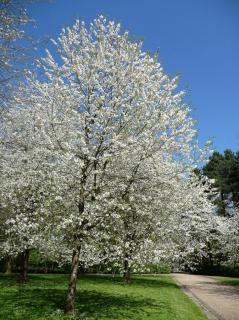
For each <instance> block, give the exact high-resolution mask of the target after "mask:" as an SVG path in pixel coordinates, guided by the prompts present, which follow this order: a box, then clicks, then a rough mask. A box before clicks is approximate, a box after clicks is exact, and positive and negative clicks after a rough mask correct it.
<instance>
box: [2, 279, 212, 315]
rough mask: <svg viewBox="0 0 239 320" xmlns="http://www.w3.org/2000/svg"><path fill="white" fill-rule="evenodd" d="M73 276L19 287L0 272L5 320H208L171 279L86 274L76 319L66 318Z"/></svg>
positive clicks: (80, 285) (78, 296)
mask: <svg viewBox="0 0 239 320" xmlns="http://www.w3.org/2000/svg"><path fill="white" fill-rule="evenodd" d="M67 280H68V275H60V274H56V275H53V274H46V275H45V274H44V275H43V274H35V275H30V281H29V283H27V284H25V285H19V284H17V283H16V276H14V275H10V276H9V275H2V274H0V306H1V308H0V319H4V320H25V319H28V320H46V319H49V320H60V319H78V320H131V319H132V320H147V319H149V320H206V319H207V317H206V315H205V314H204V313H203V311H202V310H201V309H200V308H199V307H198V306H197V305H196V304H194V302H193V301H192V300H191V299H190V298H189V297H188V296H187V295H186V294H185V293H184V292H183V291H182V290H181V289H180V288H179V287H178V285H177V284H176V283H175V281H174V280H173V278H172V277H171V276H170V275H157V276H134V277H133V279H132V283H130V284H129V285H124V284H123V283H122V280H121V278H120V277H118V276H116V277H114V278H113V277H112V276H106V275H104V276H102V275H101V276H97V275H95V276H92V275H91V276H81V277H80V280H79V281H78V283H77V290H78V294H77V301H76V315H75V317H72V318H69V317H68V318H67V317H64V315H63V314H62V311H61V310H62V308H63V303H64V301H65V297H66V291H67V290H66V289H67Z"/></svg>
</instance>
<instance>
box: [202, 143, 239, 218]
mask: <svg viewBox="0 0 239 320" xmlns="http://www.w3.org/2000/svg"><path fill="white" fill-rule="evenodd" d="M202 172H203V174H204V175H206V176H207V177H209V178H210V179H214V186H215V187H216V188H217V189H218V191H219V193H220V197H219V198H218V199H217V200H216V202H217V206H218V213H219V214H220V215H223V216H225V215H228V214H229V215H230V214H232V211H231V210H232V209H233V207H236V206H238V204H239V153H238V152H237V153H235V152H233V151H231V150H229V149H228V150H225V151H224V153H223V154H221V153H219V152H216V151H215V152H214V153H213V155H212V156H211V157H210V158H209V161H208V163H207V164H206V165H205V166H204V167H203V169H202Z"/></svg>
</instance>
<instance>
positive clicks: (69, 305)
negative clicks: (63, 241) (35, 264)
mask: <svg viewBox="0 0 239 320" xmlns="http://www.w3.org/2000/svg"><path fill="white" fill-rule="evenodd" d="M79 258H80V246H77V247H76V248H75V249H74V250H73V254H72V263H71V274H70V280H69V286H68V293H67V298H66V307H65V313H67V314H71V313H73V312H74V307H75V298H76V282H77V275H78V266H79Z"/></svg>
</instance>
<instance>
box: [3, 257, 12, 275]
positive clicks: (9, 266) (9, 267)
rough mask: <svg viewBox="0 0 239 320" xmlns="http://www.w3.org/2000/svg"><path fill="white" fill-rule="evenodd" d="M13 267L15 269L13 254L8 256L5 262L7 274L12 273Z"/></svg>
mask: <svg viewBox="0 0 239 320" xmlns="http://www.w3.org/2000/svg"><path fill="white" fill-rule="evenodd" d="M12 269H13V259H12V257H11V256H8V257H7V258H6V262H5V274H10V273H12Z"/></svg>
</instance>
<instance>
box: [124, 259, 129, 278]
mask: <svg viewBox="0 0 239 320" xmlns="http://www.w3.org/2000/svg"><path fill="white" fill-rule="evenodd" d="M123 281H124V283H125V284H127V283H129V282H130V267H129V261H128V258H127V257H126V258H125V259H124V273H123Z"/></svg>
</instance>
